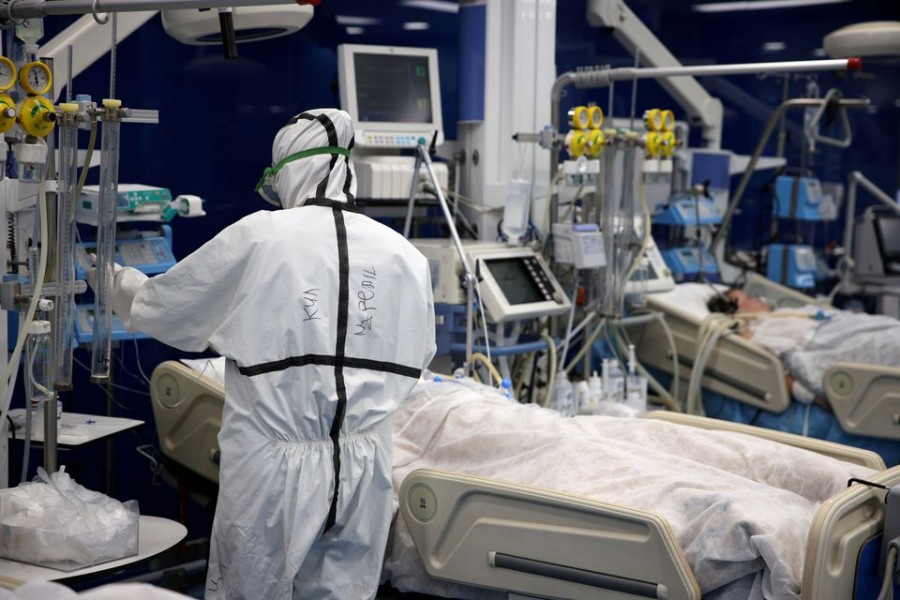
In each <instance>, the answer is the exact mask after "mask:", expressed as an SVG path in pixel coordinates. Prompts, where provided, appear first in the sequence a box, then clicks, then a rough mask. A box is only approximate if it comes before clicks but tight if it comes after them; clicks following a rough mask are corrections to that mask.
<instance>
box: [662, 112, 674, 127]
mask: <svg viewBox="0 0 900 600" xmlns="http://www.w3.org/2000/svg"><path fill="white" fill-rule="evenodd" d="M660 117H661V118H662V130H663V131H673V130H674V129H675V114H674V113H673V112H672V111H671V110H669V109H666V110H663V111H660Z"/></svg>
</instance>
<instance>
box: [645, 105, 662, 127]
mask: <svg viewBox="0 0 900 600" xmlns="http://www.w3.org/2000/svg"><path fill="white" fill-rule="evenodd" d="M644 127H646V128H647V131H660V130H661V129H662V111H660V110H659V109H658V108H651V109H650V110H647V111H644Z"/></svg>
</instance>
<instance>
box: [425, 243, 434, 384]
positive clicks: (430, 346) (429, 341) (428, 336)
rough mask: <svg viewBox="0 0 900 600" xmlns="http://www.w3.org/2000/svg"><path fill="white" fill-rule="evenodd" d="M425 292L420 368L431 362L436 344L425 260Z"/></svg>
mask: <svg viewBox="0 0 900 600" xmlns="http://www.w3.org/2000/svg"><path fill="white" fill-rule="evenodd" d="M425 282H426V286H425V293H426V297H427V299H428V308H427V309H426V311H425V312H426V313H427V314H426V319H427V320H428V323H427V324H426V327H425V336H424V339H423V342H424V343H423V346H422V356H423V357H424V361H423V363H422V368H423V369H426V368H428V365H430V364H431V361H432V360H433V359H434V355H435V354H436V353H437V344H436V343H435V325H434V292H433V290H432V287H431V268H430V267H429V266H428V261H427V260H426V261H425Z"/></svg>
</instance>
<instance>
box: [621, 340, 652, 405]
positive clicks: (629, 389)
mask: <svg viewBox="0 0 900 600" xmlns="http://www.w3.org/2000/svg"><path fill="white" fill-rule="evenodd" d="M625 389H626V391H625V404H627V405H628V406H630V407H631V408H633V409H635V410H637V411H640V412H645V411H646V410H647V379H646V378H644V377H641V376H640V375H638V374H637V359H636V358H635V355H634V344H632V345H630V346H628V381H627V382H626V387H625Z"/></svg>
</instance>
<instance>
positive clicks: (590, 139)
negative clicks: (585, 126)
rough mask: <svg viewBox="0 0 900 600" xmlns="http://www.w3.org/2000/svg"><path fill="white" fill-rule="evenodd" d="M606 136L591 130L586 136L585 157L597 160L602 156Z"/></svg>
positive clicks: (596, 130)
mask: <svg viewBox="0 0 900 600" xmlns="http://www.w3.org/2000/svg"><path fill="white" fill-rule="evenodd" d="M605 143H606V136H605V135H603V132H602V131H600V130H599V129H591V131H590V132H589V133H588V136H587V155H588V156H589V157H590V158H598V157H599V156H600V155H601V154H603V146H604V144H605Z"/></svg>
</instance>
